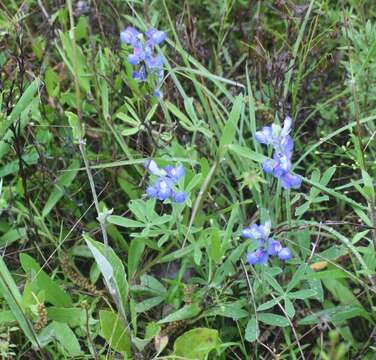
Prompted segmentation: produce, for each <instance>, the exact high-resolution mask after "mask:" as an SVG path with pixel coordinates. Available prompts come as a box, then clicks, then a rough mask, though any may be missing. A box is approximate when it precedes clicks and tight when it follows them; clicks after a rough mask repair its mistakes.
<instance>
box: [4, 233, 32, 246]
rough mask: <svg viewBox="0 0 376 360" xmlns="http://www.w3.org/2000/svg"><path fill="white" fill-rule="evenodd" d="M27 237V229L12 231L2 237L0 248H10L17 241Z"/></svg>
mask: <svg viewBox="0 0 376 360" xmlns="http://www.w3.org/2000/svg"><path fill="white" fill-rule="evenodd" d="M25 236H26V229H25V228H18V229H17V228H16V229H10V230H9V231H7V232H6V233H5V234H4V235H2V236H0V247H3V246H9V245H11V244H12V243H14V242H15V241H17V240H19V239H22V238H25Z"/></svg>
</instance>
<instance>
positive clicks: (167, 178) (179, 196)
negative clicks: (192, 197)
mask: <svg viewBox="0 0 376 360" xmlns="http://www.w3.org/2000/svg"><path fill="white" fill-rule="evenodd" d="M145 168H146V169H147V170H148V171H149V173H150V174H152V175H155V176H156V177H157V179H156V180H155V181H154V183H152V184H151V185H150V186H148V188H147V189H146V194H147V195H148V196H149V197H151V198H155V199H158V200H161V201H163V200H166V199H170V200H171V201H173V202H175V203H183V202H184V201H185V199H186V198H187V195H186V193H185V192H184V191H175V189H174V187H175V184H176V183H177V182H178V181H179V180H180V179H181V178H182V177H183V176H184V174H185V170H184V167H183V166H182V165H178V166H176V167H174V166H171V165H167V166H165V167H164V168H163V169H162V168H160V167H159V166H158V165H157V163H156V162H155V161H154V160H149V161H147V162H146V163H145Z"/></svg>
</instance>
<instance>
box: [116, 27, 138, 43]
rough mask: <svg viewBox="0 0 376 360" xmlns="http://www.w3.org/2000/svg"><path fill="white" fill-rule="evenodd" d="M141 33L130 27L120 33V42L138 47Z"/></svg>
mask: <svg viewBox="0 0 376 360" xmlns="http://www.w3.org/2000/svg"><path fill="white" fill-rule="evenodd" d="M139 35H140V33H139V32H138V31H137V30H136V29H135V28H134V27H132V26H128V27H127V28H126V29H124V30H123V31H122V32H121V33H120V41H121V42H122V43H124V44H130V45H132V46H136V45H137V44H138V37H139Z"/></svg>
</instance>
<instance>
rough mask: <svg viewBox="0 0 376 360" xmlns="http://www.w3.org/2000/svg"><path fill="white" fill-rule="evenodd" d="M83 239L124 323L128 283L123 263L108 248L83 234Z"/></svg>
mask: <svg viewBox="0 0 376 360" xmlns="http://www.w3.org/2000/svg"><path fill="white" fill-rule="evenodd" d="M83 237H84V239H85V241H86V244H87V246H88V247H89V249H90V251H91V253H92V254H93V257H94V259H95V261H96V263H97V265H98V267H99V269H100V271H101V273H102V276H103V279H104V282H105V284H106V287H107V289H108V290H109V292H110V294H111V296H112V298H113V300H114V301H115V303H116V306H117V308H118V311H119V313H120V314H121V315H122V318H123V320H124V322H127V317H126V312H125V310H126V308H127V305H128V303H127V299H128V282H127V277H126V275H125V270H124V266H123V263H122V262H121V260H120V259H119V258H118V256H117V255H116V254H115V252H114V251H113V250H112V249H111V248H110V247H105V246H104V245H103V244H102V243H99V242H98V241H95V240H93V239H91V238H90V236H88V235H87V234H83ZM125 325H126V326H127V325H128V324H127V323H126V324H125Z"/></svg>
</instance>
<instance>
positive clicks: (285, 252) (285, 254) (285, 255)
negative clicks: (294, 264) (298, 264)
mask: <svg viewBox="0 0 376 360" xmlns="http://www.w3.org/2000/svg"><path fill="white" fill-rule="evenodd" d="M278 257H279V258H280V259H281V260H290V259H291V258H292V253H291V250H290V249H289V248H288V247H284V248H282V249H281V251H280V252H279V253H278Z"/></svg>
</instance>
